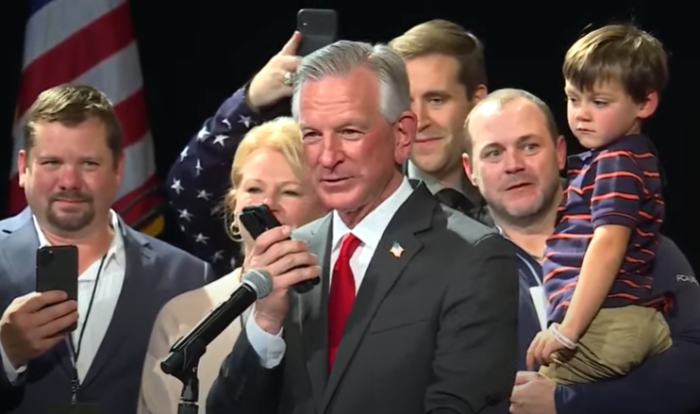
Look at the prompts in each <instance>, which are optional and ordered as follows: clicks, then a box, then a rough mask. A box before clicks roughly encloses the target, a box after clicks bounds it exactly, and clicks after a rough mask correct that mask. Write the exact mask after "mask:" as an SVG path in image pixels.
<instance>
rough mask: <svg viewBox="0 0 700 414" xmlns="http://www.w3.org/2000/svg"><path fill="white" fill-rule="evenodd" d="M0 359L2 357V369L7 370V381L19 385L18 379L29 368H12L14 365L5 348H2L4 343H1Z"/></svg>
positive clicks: (24, 366)
mask: <svg viewBox="0 0 700 414" xmlns="http://www.w3.org/2000/svg"><path fill="white" fill-rule="evenodd" d="M0 357H2V367H3V369H4V370H5V375H6V376H7V380H8V381H9V382H10V384H12V385H17V378H19V376H20V375H21V374H22V373H23V372H24V371H26V370H27V366H26V365H23V366H21V367H19V368H15V367H14V366H12V363H11V362H10V359H9V358H8V357H7V353H6V352H5V347H3V346H2V342H0Z"/></svg>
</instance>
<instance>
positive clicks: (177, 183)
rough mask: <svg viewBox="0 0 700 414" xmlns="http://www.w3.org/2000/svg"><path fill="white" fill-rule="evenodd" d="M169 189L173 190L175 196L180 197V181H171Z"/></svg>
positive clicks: (181, 189)
mask: <svg viewBox="0 0 700 414" xmlns="http://www.w3.org/2000/svg"><path fill="white" fill-rule="evenodd" d="M170 188H172V189H173V190H175V193H177V195H180V193H181V192H182V191H183V190H184V188H183V187H182V184H181V183H180V180H178V179H177V178H175V179H173V185H171V186H170Z"/></svg>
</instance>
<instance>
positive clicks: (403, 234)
mask: <svg viewBox="0 0 700 414" xmlns="http://www.w3.org/2000/svg"><path fill="white" fill-rule="evenodd" d="M436 208H439V206H438V204H437V202H436V201H435V199H434V198H433V196H432V194H431V193H430V191H428V189H427V187H426V186H425V184H420V185H419V186H418V187H417V188H416V189H415V190H414V192H413V194H412V195H411V196H410V197H409V198H408V199H407V200H406V201H405V202H404V203H403V205H402V206H401V207H400V208H399V209H398V211H397V212H396V214H394V217H393V218H392V219H391V222H390V223H389V226H388V227H387V229H386V230H385V231H384V234H383V235H382V238H381V240H380V241H379V245H378V246H377V249H376V250H375V252H374V256H373V257H372V260H371V262H370V264H369V267H368V268H367V272H366V273H365V276H364V278H363V279H362V285H361V286H360V289H359V291H358V293H357V298H355V303H354V305H353V310H352V313H351V314H350V317H349V318H348V321H347V324H346V327H345V333H344V334H343V340H342V341H341V343H340V347H339V348H338V354H337V355H336V360H335V364H334V366H333V370H332V371H331V373H330V377H329V378H328V383H327V386H326V390H325V393H324V396H323V404H322V406H321V410H320V412H321V413H323V412H324V410H325V409H326V408H327V407H328V404H329V403H330V401H331V399H332V397H333V394H334V393H335V391H336V389H337V387H338V385H339V384H340V381H341V380H342V377H343V374H344V373H345V370H346V369H347V367H348V364H349V363H350V361H351V360H352V357H353V355H354V354H355V351H356V350H357V348H358V346H359V345H360V343H361V342H362V338H363V337H364V334H365V332H366V331H367V328H368V327H369V325H370V322H371V321H372V319H373V318H374V315H375V313H376V312H377V309H378V308H379V306H380V305H381V303H382V301H383V300H384V298H385V297H386V295H387V294H388V293H389V292H390V291H391V288H392V287H393V286H394V284H396V282H397V281H398V280H399V278H400V277H401V275H402V274H403V272H404V270H405V269H406V267H407V266H408V264H409V263H410V262H411V260H412V259H413V257H415V255H416V254H417V253H418V252H419V251H420V250H421V248H422V244H421V242H420V240H419V239H418V238H417V237H416V235H417V234H418V233H421V232H423V231H425V230H427V229H429V228H430V227H431V223H432V220H433V215H434V212H435V209H436ZM395 246H398V247H399V248H400V249H402V250H400V251H397V252H396V254H394V253H392V249H393V248H394V247H395Z"/></svg>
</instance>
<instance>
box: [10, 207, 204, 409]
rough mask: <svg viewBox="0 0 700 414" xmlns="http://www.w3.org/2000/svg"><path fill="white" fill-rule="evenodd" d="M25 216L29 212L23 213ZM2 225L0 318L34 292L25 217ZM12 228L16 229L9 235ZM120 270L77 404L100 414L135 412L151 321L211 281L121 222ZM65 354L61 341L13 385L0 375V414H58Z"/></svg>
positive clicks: (35, 243)
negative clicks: (112, 304)
mask: <svg viewBox="0 0 700 414" xmlns="http://www.w3.org/2000/svg"><path fill="white" fill-rule="evenodd" d="M25 214H27V213H25ZM18 217H19V216H15V217H14V218H13V219H14V220H15V221H10V220H13V219H9V220H4V221H2V222H0V233H3V235H2V236H0V286H2V288H1V289H0V312H4V311H5V309H6V308H7V306H8V305H9V304H10V303H11V302H12V300H13V299H14V298H16V297H18V296H22V295H25V294H27V293H30V292H32V291H34V290H35V284H36V279H35V267H36V250H37V248H38V247H39V239H38V236H37V233H36V229H35V227H34V224H33V222H32V220H31V219H30V218H31V214H30V213H28V217H25V218H24V219H20V218H18ZM12 229H14V231H13V230H12ZM122 229H123V230H122V231H123V233H122V235H123V238H124V248H125V256H126V271H125V277H124V285H123V287H122V291H121V294H120V296H119V300H118V302H117V307H116V309H115V311H114V315H113V317H112V320H111V322H110V325H109V328H108V330H107V333H106V335H105V337H104V339H103V341H102V345H101V346H100V348H99V350H98V352H97V355H96V356H95V359H94V361H93V363H92V365H91V366H90V370H89V372H88V374H87V377H86V378H85V381H84V382H83V384H82V386H81V390H80V392H79V395H78V399H79V401H84V402H88V403H92V404H94V405H95V406H96V408H97V410H98V412H99V413H100V414H125V413H135V412H136V407H137V401H138V395H139V389H140V383H141V375H142V370H143V363H144V360H145V356H146V349H147V347H148V341H149V338H150V334H151V330H152V327H153V323H154V321H155V318H156V315H157V314H158V312H159V311H160V309H161V307H162V306H163V305H164V304H165V303H166V302H167V301H168V300H170V299H171V298H173V297H174V296H176V295H179V294H180V293H183V292H186V291H189V290H192V289H196V288H199V287H201V286H204V285H205V284H206V283H207V282H209V281H211V280H212V279H213V272H212V270H211V268H210V266H209V265H208V264H206V263H205V262H203V261H202V260H199V259H197V258H195V257H194V256H192V255H190V254H188V253H185V252H183V251H181V250H179V249H177V248H175V247H172V246H170V245H168V244H165V243H164V242H162V241H159V240H157V239H154V238H151V237H149V236H146V235H144V234H141V233H139V232H137V231H135V230H133V229H131V228H129V227H127V226H126V225H125V224H124V223H122ZM71 373H72V362H71V356H70V351H69V349H68V347H67V345H66V343H65V342H61V343H59V344H58V345H56V346H55V347H54V348H53V349H51V350H50V351H48V352H47V353H46V354H44V355H43V356H41V357H39V358H37V359H35V360H33V361H31V362H30V363H29V365H28V367H27V370H26V372H25V373H23V374H22V375H21V376H20V379H19V382H18V385H16V386H13V385H11V384H10V383H9V382H8V380H7V378H6V376H5V373H4V370H1V369H0V396H1V397H0V413H13V414H38V413H53V412H57V411H56V409H55V407H56V405H57V404H68V403H70V398H71V391H70V377H71Z"/></svg>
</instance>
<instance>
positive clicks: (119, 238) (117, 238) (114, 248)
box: [32, 210, 124, 266]
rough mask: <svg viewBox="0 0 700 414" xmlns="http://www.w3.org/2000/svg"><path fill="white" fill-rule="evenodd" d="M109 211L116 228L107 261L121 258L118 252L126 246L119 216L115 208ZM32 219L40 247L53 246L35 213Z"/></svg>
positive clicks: (113, 225) (113, 227)
mask: <svg viewBox="0 0 700 414" xmlns="http://www.w3.org/2000/svg"><path fill="white" fill-rule="evenodd" d="M109 213H110V218H111V223H110V224H111V226H112V229H114V237H113V238H112V244H111V245H110V246H109V250H107V256H105V259H106V262H108V261H110V260H119V255H118V254H117V253H118V252H119V251H120V250H121V249H122V248H123V247H124V237H123V235H122V231H121V224H120V222H119V216H118V215H117V213H116V212H115V211H114V210H109ZM32 221H33V222H34V228H35V229H36V234H37V236H38V237H39V247H45V246H51V243H49V241H48V239H47V238H46V235H44V232H43V230H41V227H39V222H38V221H37V219H36V216H35V215H34V214H32ZM117 264H119V265H120V266H123V265H124V263H117Z"/></svg>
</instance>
